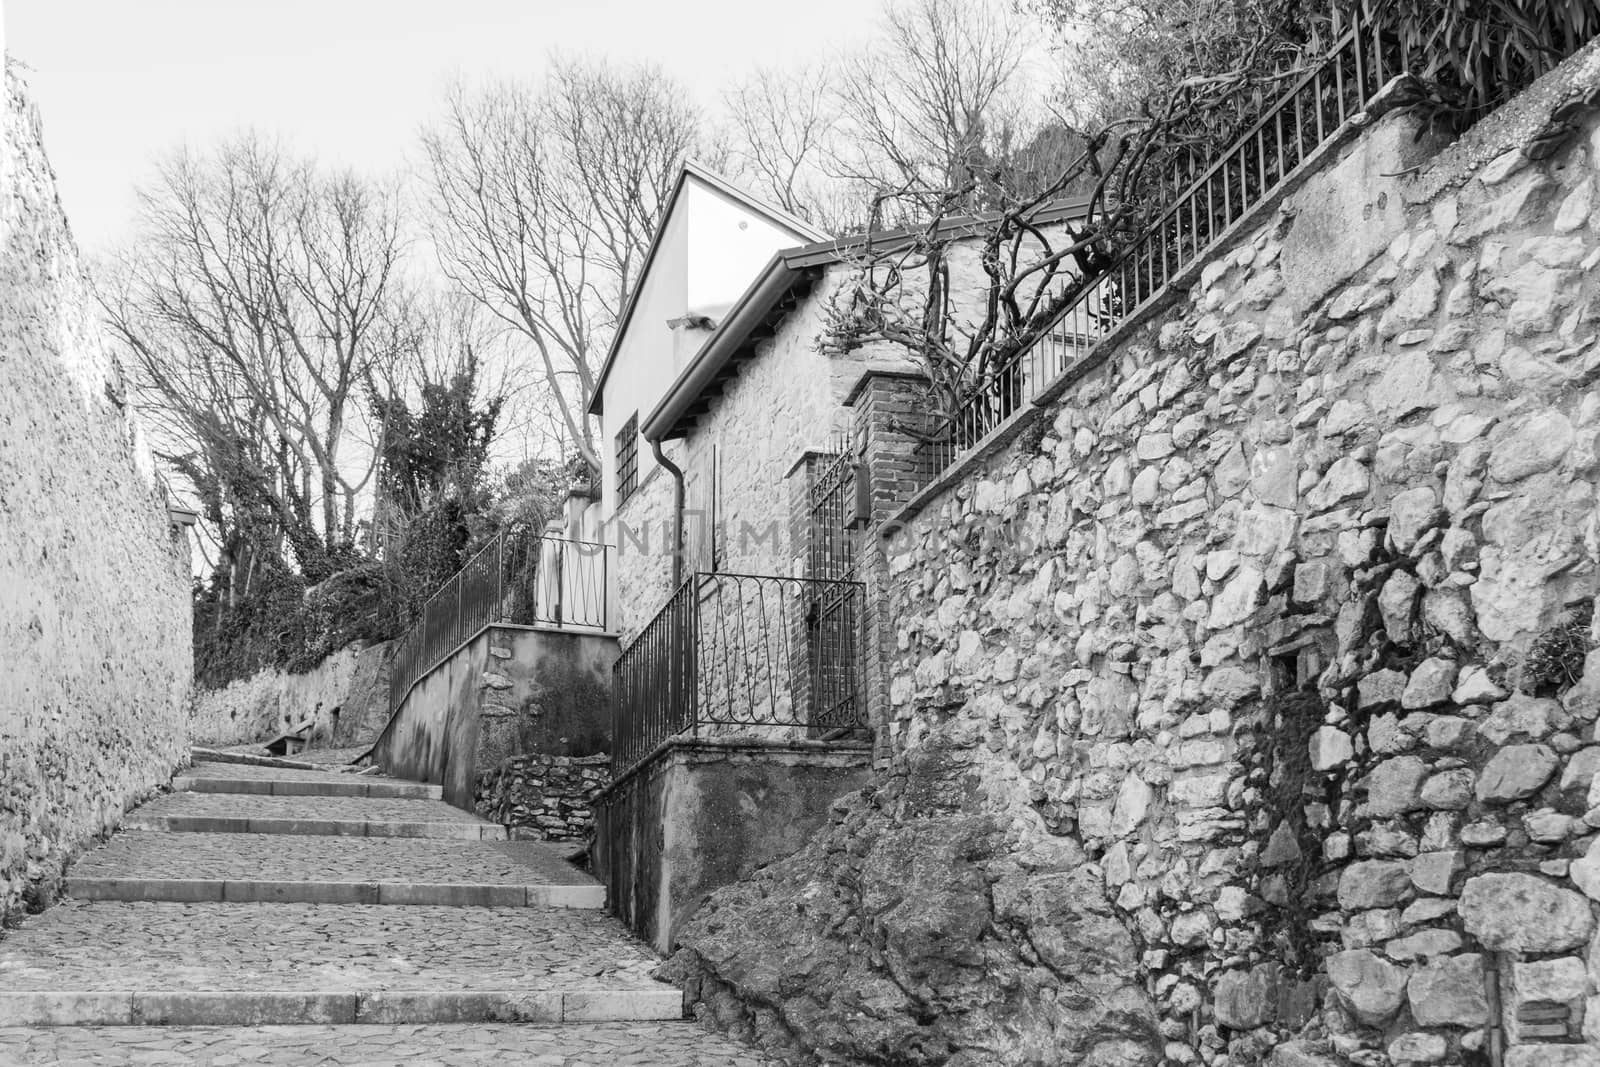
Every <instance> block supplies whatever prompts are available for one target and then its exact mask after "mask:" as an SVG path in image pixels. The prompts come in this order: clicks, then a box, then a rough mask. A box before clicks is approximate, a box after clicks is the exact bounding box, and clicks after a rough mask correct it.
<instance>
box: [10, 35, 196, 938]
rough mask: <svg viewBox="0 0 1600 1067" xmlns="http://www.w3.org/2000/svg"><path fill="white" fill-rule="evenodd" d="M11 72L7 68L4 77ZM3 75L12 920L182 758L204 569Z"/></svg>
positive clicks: (31, 114) (50, 893) (36, 135)
mask: <svg viewBox="0 0 1600 1067" xmlns="http://www.w3.org/2000/svg"><path fill="white" fill-rule="evenodd" d="M0 62H4V60H0ZM98 321H99V320H98V315H97V305H96V302H95V300H94V297H93V295H92V294H91V293H90V291H89V287H88V285H87V283H86V281H85V277H84V274H83V271H82V269H81V268H80V266H79V263H78V253H77V249H76V247H75V246H74V244H73V241H72V236H71V234H70V233H69V231H68V228H67V220H66V218H65V216H64V215H63V214H62V210H61V205H60V202H59V200H58V199H57V196H56V189H55V182H54V179H53V177H52V174H51V171H50V165H49V162H48V161H47V160H46V158H45V155H44V150H43V147H42V140H41V133H40V119H39V115H38V113H37V112H36V111H35V110H34V109H33V107H32V105H31V104H30V103H29V102H28V100H27V98H26V94H25V91H24V87H23V85H22V84H21V82H20V80H19V78H18V77H17V75H16V74H15V73H14V72H13V71H12V69H10V68H9V67H7V68H6V69H5V70H4V71H3V72H0V920H4V919H8V918H10V917H11V916H12V915H13V913H15V912H16V911H17V910H18V909H20V908H23V907H27V908H38V907H40V906H42V905H44V904H47V903H49V901H50V900H51V899H52V898H53V897H54V895H55V893H56V892H57V890H58V888H59V885H60V881H61V877H62V872H63V868H64V867H65V865H66V863H67V862H68V861H69V860H70V859H71V857H72V855H73V853H74V852H75V851H76V850H77V849H80V848H82V847H83V846H84V845H85V844H86V843H88V842H89V841H90V840H92V839H93V838H94V837H95V836H96V835H99V834H103V833H106V832H108V831H109V830H111V829H112V828H113V827H115V825H116V824H117V822H118V821H119V820H120V818H121V815H122V813H123V812H124V811H125V810H126V809H127V808H128V807H129V806H131V805H132V804H134V803H136V802H137V801H138V800H140V799H141V798H142V797H143V796H145V795H147V794H148V793H150V792H151V791H152V790H154V789H155V788H156V787H157V786H158V785H160V784H161V783H163V782H165V781H166V780H167V779H168V778H169V777H170V776H171V774H172V772H173V770H174V769H175V768H176V767H177V766H178V764H179V763H180V762H181V761H182V760H183V759H184V758H185V752H184V740H185V737H184V726H185V723H184V700H185V695H186V693H187V690H188V687H189V679H190V677H191V675H192V673H193V670H194V665H193V651H192V647H191V641H190V622H189V613H190V608H189V581H190V579H189V555H188V545H187V542H186V540H185V538H184V536H183V534H182V533H181V532H180V531H179V530H176V529H174V528H173V527H172V526H171V525H170V524H169V522H168V519H167V515H166V509H165V500H164V497H163V494H162V493H161V492H160V491H159V490H158V489H157V487H156V481H155V478H154V473H153V470H152V468H151V460H150V455H149V452H148V451H147V450H146V449H145V448H144V446H143V444H142V442H141V440H140V438H139V431H138V426H137V424H136V422H135V421H134V420H133V418H132V417H131V414H130V412H129V408H128V404H129V400H128V396H127V384H126V382H125V381H124V380H123V377H122V373H121V370H120V368H118V367H117V366H116V364H115V361H114V360H113V359H112V358H111V356H110V354H109V352H108V350H107V348H106V346H105V344H104V343H103V339H102V337H101V334H100V331H99V326H98Z"/></svg>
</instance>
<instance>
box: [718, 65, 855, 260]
mask: <svg viewBox="0 0 1600 1067" xmlns="http://www.w3.org/2000/svg"><path fill="white" fill-rule="evenodd" d="M832 82H833V71H832V68H831V67H830V66H829V65H828V64H819V65H817V66H814V67H802V68H799V69H796V70H792V71H780V70H773V69H758V70H756V71H754V72H752V73H751V74H750V75H749V76H748V77H747V78H745V79H744V80H743V81H741V82H738V83H736V84H735V85H734V86H733V87H732V88H730V89H728V90H727V91H726V92H725V93H723V96H722V102H723V107H724V108H725V109H726V111H727V113H728V120H729V122H730V124H731V126H732V137H731V142H732V143H731V145H730V149H729V158H730V162H732V164H733V165H734V167H735V168H736V170H737V172H738V174H739V176H740V177H742V178H744V179H745V181H746V182H747V183H748V184H749V185H750V187H751V189H752V190H753V191H754V192H755V193H756V194H757V195H759V196H762V197H765V198H766V199H767V200H769V201H771V202H772V203H774V204H776V205H777V206H779V207H781V208H783V209H784V210H785V211H787V212H789V213H791V214H793V215H798V216H799V217H801V218H803V219H805V220H806V221H807V222H810V223H813V224H814V225H818V226H824V227H828V228H837V227H838V221H837V220H835V219H833V218H831V216H833V215H834V214H835V213H836V211H837V208H838V206H839V205H838V203H837V194H838V193H839V192H840V191H842V190H841V189H840V184H841V183H838V182H836V181H833V180H832V179H830V178H829V176H828V175H827V174H826V173H824V172H823V171H822V169H821V168H822V165H823V163H824V160H825V157H826V154H827V153H828V152H829V142H830V134H831V132H832V130H833V127H834V125H835V124H836V123H837V122H838V120H839V113H838V110H837V106H836V105H837V102H836V100H835V98H834V96H833V91H832ZM830 222H832V223H833V226H831V227H830V226H829V223H830Z"/></svg>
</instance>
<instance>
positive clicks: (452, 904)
mask: <svg viewBox="0 0 1600 1067" xmlns="http://www.w3.org/2000/svg"><path fill="white" fill-rule="evenodd" d="M264 771H267V772H268V773H265V774H264V773H263V772H264ZM305 773H306V772H303V771H294V770H289V769H276V770H271V769H265V768H259V767H243V766H238V767H235V766H234V765H229V766H228V767H227V768H226V769H224V768H217V767H209V768H206V769H205V770H204V771H203V772H202V774H203V775H204V776H205V777H206V779H207V784H206V787H207V788H220V789H225V788H227V787H228V786H227V783H229V782H230V781H231V782H233V783H235V784H236V787H237V788H240V789H254V788H255V787H256V785H257V784H258V783H260V782H262V781H269V782H270V781H271V780H272V779H274V778H275V777H278V776H289V777H285V778H282V779H281V780H282V782H283V783H284V784H285V785H287V784H288V783H289V782H290V781H291V780H299V781H302V782H303V781H307V780H310V779H306V778H304V777H303V776H304V775H305ZM341 777H349V776H341ZM172 816H176V817H177V818H178V820H179V821H183V820H187V821H189V822H191V823H193V822H198V821H203V820H204V819H213V818H214V819H221V820H224V821H226V822H229V823H231V824H236V825H237V826H239V827H248V826H250V825H253V824H254V823H258V822H259V823H270V824H272V825H273V826H274V827H275V828H278V829H279V830H280V832H279V833H277V834H260V833H248V832H235V833H208V832H199V831H189V832H181V833H180V832H166V831H162V830H158V829H145V830H138V831H134V832H127V833H120V834H118V835H116V836H115V837H114V838H113V839H112V840H111V841H110V842H109V843H107V844H106V845H105V846H103V847H101V848H99V849H96V850H94V851H92V852H90V853H89V854H87V855H86V856H85V857H84V858H83V859H82V860H81V861H80V862H79V863H78V864H77V865H76V866H75V867H74V868H73V870H72V871H71V872H69V877H68V892H69V899H68V900H66V901H64V902H63V903H61V904H59V905H57V906H56V907H53V908H51V909H49V910H47V911H46V912H44V913H43V914H40V915H35V916H31V917H29V918H28V919H26V920H25V921H24V922H23V923H22V925H21V926H20V927H19V928H18V929H16V930H13V931H8V932H5V933H4V934H3V935H0V1064H3V1065H9V1064H13V1063H15V1064H34V1063H39V1064H46V1063H71V1064H191V1063H194V1064H216V1065H223V1064H227V1065H236V1064H250V1063H260V1064H285V1065H299V1064H379V1063H395V1064H401V1063H403V1064H430V1063H439V1064H451V1065H454V1064H479V1063H482V1064H488V1063H518V1064H552V1065H554V1064H561V1065H563V1067H582V1065H588V1064H594V1065H599V1064H640V1065H642V1064H659V1065H662V1067H691V1065H699V1064H705V1065H728V1067H735V1065H737V1067H743V1065H761V1064H767V1063H770V1062H773V1061H770V1060H767V1059H765V1058H764V1057H763V1056H762V1055H760V1054H759V1053H756V1052H754V1051H751V1050H747V1049H742V1048H740V1047H739V1046H737V1045H734V1044H730V1043H729V1042H727V1041H726V1040H725V1039H723V1038H719V1037H716V1036H713V1035H711V1034H709V1033H707V1032H705V1031H703V1030H702V1029H701V1028H700V1027H699V1026H697V1025H696V1024H694V1023H691V1022H687V1021H684V1020H683V1019H682V995H681V993H680V992H679V991H678V990H677V989H675V988H673V987H671V986H669V985H666V984H664V983H662V982H658V981H656V980H655V979H653V978H652V977H651V972H652V971H653V970H654V969H655V967H656V966H657V965H658V964H659V962H660V961H659V958H658V957H656V955H655V954H654V953H653V952H652V951H651V950H650V949H649V948H648V947H646V946H644V945H642V944H641V943H640V942H638V941H636V940H635V939H633V938H632V937H631V936H630V935H629V934H628V932H627V931H626V929H625V928H624V927H623V926H622V925H621V924H620V923H618V922H617V921H616V920H614V919H612V918H610V917H609V916H608V915H606V914H605V913H604V912H602V911H599V910H594V909H596V906H597V905H598V904H599V903H600V902H601V901H602V900H603V894H604V890H603V887H601V886H599V885H598V883H595V882H594V880H593V879H591V878H589V877H588V876H587V875H585V874H584V873H583V872H581V871H578V870H577V869H576V868H574V867H572V866H571V865H570V864H568V863H567V862H566V861H565V859H564V858H563V857H564V856H565V855H566V854H568V853H569V852H570V846H549V845H545V844H543V843H540V842H498V841H455V840H435V839H421V838H415V837H383V836H377V834H379V833H382V832H385V831H386V830H388V829H391V828H393V827H395V826H398V825H401V824H402V823H406V824H408V825H425V826H432V827H443V828H445V829H447V830H448V829H450V828H460V827H466V828H468V829H471V830H474V831H475V830H476V829H477V828H478V827H479V826H480V825H481V826H483V827H486V828H488V829H493V830H495V831H499V830H501V828H500V827H499V826H497V825H494V824H486V823H482V821H481V820H478V819H477V818H476V817H475V816H472V815H470V814H468V813H466V812H462V811H459V810H457V809H455V808H451V807H449V806H448V805H445V804H442V803H440V802H437V801H422V800H395V799H381V798H367V797H352V796H275V795H261V794H258V793H254V792H252V793H227V792H208V793H199V794H196V793H177V794H172V795H169V796H164V797H161V798H158V799H157V800H154V801H152V802H151V803H150V804H147V805H145V806H144V807H143V808H141V809H139V810H138V811H136V812H134V813H131V815H130V818H129V820H128V822H129V823H133V824H137V823H139V822H143V823H144V824H145V825H159V824H160V823H161V822H162V821H163V820H165V819H168V818H169V817H172ZM331 823H338V824H340V825H346V824H348V825H350V826H354V827H356V829H355V830H354V831H353V832H354V833H356V834H357V835H358V836H344V837H331V836H316V834H317V833H318V832H319V831H316V830H311V831H307V830H304V829H301V827H307V826H317V825H329V824H331ZM322 832H325V831H322ZM340 832H341V833H348V832H352V831H349V830H343V831H340ZM113 883H114V884H116V885H117V886H120V887H121V888H122V889H123V890H126V891H128V892H130V893H132V894H133V898H131V899H114V898H112V897H108V896H105V895H97V896H95V898H94V899H89V900H85V899H75V898H73V892H74V891H73V886H74V885H77V886H79V887H80V893H90V892H91V890H92V889H93V888H94V887H96V886H98V887H99V888H101V889H103V888H104V887H105V886H106V885H111V884H113ZM203 885H213V886H226V887H229V888H230V889H231V888H232V887H235V886H244V887H246V888H248V887H252V886H253V887H256V888H263V887H265V888H268V889H270V888H272V887H279V888H287V889H291V890H292V889H295V888H297V887H298V888H299V889H308V888H310V889H317V888H319V887H321V888H325V887H327V886H330V885H359V886H360V887H362V888H366V889H371V888H373V887H374V885H375V886H376V888H377V889H379V890H382V891H383V892H382V893H380V894H379V895H378V896H377V898H376V902H374V903H347V904H341V903H327V902H319V903H285V902H281V899H299V898H281V899H274V898H272V897H269V896H259V897H256V896H249V895H241V896H237V897H235V896H232V895H224V896H221V897H210V898H197V899H198V900H200V902H195V901H194V900H190V899H189V898H181V899H176V900H174V899H170V898H166V897H162V896H161V895H160V892H158V890H160V889H162V888H163V887H165V888H167V889H170V888H171V887H173V886H180V887H181V886H188V887H194V886H203ZM395 888H398V889H401V890H404V891H406V892H402V893H399V894H397V895H395V896H393V897H391V896H389V894H388V891H389V890H390V889H395ZM441 888H443V889H451V888H458V889H459V888H466V889H474V890H493V891H494V892H495V893H496V894H499V895H501V896H505V895H506V894H505V893H501V890H503V889H504V890H513V891H514V892H512V893H511V894H510V895H512V896H517V894H519V893H521V892H522V890H524V889H525V890H526V897H525V899H524V898H523V897H522V896H518V899H517V900H516V901H515V903H517V904H518V905H519V906H516V907H491V906H486V905H487V903H496V902H499V901H479V900H476V899H457V900H450V901H448V902H442V903H436V902H433V901H432V900H431V899H430V895H432V891H435V890H439V889H441ZM535 889H538V890H540V892H542V893H546V894H550V896H548V897H539V898H537V899H536V898H535ZM141 891H148V892H147V895H145V896H143V897H140V896H139V893H140V892H141ZM561 894H565V895H566V896H565V899H567V900H568V901H569V903H571V904H572V906H570V907H553V906H550V904H551V903H553V902H557V901H556V898H557V897H558V896H559V895H561ZM91 895H94V894H92V893H91ZM469 896H470V895H469ZM589 896H593V900H592V901H590V900H588V897H589ZM579 897H583V898H584V901H583V902H576V901H578V898H579ZM311 899H315V900H318V901H322V900H323V899H324V898H323V897H321V896H314V897H313V898H311ZM239 901H250V902H248V903H243V902H239ZM522 905H526V906H522ZM586 908H587V909H590V910H584V909H586ZM105 1024H112V1025H105ZM350 1024H361V1025H350ZM450 1024H470V1025H450ZM513 1024H516V1025H513Z"/></svg>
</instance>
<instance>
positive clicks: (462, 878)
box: [72, 833, 593, 885]
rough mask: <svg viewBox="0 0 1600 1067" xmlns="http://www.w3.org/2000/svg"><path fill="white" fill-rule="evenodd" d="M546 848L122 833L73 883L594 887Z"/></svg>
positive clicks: (88, 860)
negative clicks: (85, 880)
mask: <svg viewBox="0 0 1600 1067" xmlns="http://www.w3.org/2000/svg"><path fill="white" fill-rule="evenodd" d="M569 851H571V850H570V848H568V847H563V846H560V845H549V844H546V843H544V842H542V841H484V842H481V843H480V842H475V841H472V842H469V841H441V840H431V839H424V838H409V837H356V838H346V837H321V836H305V837H301V838H298V839H296V840H295V842H294V844H293V846H292V847H285V844H284V839H283V837H282V835H279V834H210V833H185V834H160V833H149V834H145V833H140V834H119V835H118V836H116V837H114V838H112V839H111V841H110V842H108V843H107V844H105V845H102V846H101V847H99V848H97V849H95V850H93V851H92V852H88V853H86V854H85V855H84V856H83V858H82V859H80V860H78V862H77V863H76V864H74V865H73V868H72V876H73V878H88V877H95V878H130V877H135V876H140V877H145V878H171V879H177V878H197V879H217V880H224V881H226V880H231V879H256V880H262V881H292V880H302V881H335V882H399V881H412V882H425V883H430V884H434V883H439V884H460V883H471V884H474V885H590V884H593V879H591V878H590V877H589V876H588V875H586V874H584V873H583V872H582V871H580V870H578V869H577V868H576V867H574V866H572V864H570V863H568V862H567V861H566V860H565V859H564V858H563V857H564V855H565V854H566V853H567V852H569Z"/></svg>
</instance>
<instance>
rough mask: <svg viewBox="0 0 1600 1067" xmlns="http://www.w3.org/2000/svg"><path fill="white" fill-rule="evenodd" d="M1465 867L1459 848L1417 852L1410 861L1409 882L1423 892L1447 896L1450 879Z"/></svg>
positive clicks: (1463, 856)
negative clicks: (1415, 856)
mask: <svg viewBox="0 0 1600 1067" xmlns="http://www.w3.org/2000/svg"><path fill="white" fill-rule="evenodd" d="M1465 868H1466V857H1465V855H1464V854H1463V853H1462V852H1461V850H1460V849H1449V850H1446V851H1441V852H1423V853H1419V854H1418V855H1417V858H1416V859H1414V860H1412V861H1411V884H1412V885H1415V886H1416V887H1417V888H1418V889H1420V890H1422V892H1424V893H1432V894H1434V895H1435V896H1448V895H1449V893H1450V883H1451V881H1452V880H1453V879H1454V878H1455V876H1456V875H1457V874H1459V873H1461V871H1462V870H1464V869H1465Z"/></svg>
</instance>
